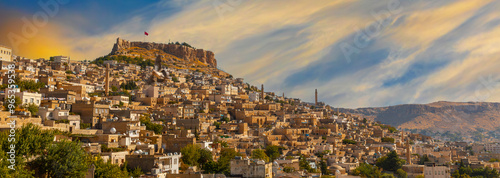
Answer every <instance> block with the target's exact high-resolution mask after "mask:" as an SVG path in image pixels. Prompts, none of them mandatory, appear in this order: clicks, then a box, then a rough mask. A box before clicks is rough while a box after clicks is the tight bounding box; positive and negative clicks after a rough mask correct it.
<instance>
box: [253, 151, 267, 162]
mask: <svg viewBox="0 0 500 178" xmlns="http://www.w3.org/2000/svg"><path fill="white" fill-rule="evenodd" d="M252 159H260V160H264V161H265V162H269V157H268V156H267V155H266V152H265V151H264V150H261V149H255V150H253V151H252Z"/></svg>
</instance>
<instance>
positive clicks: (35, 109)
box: [26, 103, 38, 116]
mask: <svg viewBox="0 0 500 178" xmlns="http://www.w3.org/2000/svg"><path fill="white" fill-rule="evenodd" d="M26 109H27V110H28V111H29V112H30V113H31V115H32V116H36V115H37V114H38V106H37V105H36V104H34V103H30V104H28V106H26Z"/></svg>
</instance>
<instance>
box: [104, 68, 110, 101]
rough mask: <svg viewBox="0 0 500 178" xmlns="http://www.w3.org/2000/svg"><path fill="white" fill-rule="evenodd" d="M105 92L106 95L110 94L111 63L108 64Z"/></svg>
mask: <svg viewBox="0 0 500 178" xmlns="http://www.w3.org/2000/svg"><path fill="white" fill-rule="evenodd" d="M105 85H106V86H105V92H106V93H105V94H106V96H108V95H109V63H108V64H106V84H105Z"/></svg>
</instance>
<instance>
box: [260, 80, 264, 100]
mask: <svg viewBox="0 0 500 178" xmlns="http://www.w3.org/2000/svg"><path fill="white" fill-rule="evenodd" d="M260 99H262V101H264V84H262V85H261V86H260Z"/></svg>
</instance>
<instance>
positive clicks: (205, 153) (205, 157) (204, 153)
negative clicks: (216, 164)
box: [198, 148, 214, 169]
mask: <svg viewBox="0 0 500 178" xmlns="http://www.w3.org/2000/svg"><path fill="white" fill-rule="evenodd" d="M198 152H200V158H199V159H198V163H199V164H200V167H201V168H202V169H204V168H205V167H206V166H207V164H208V163H209V162H213V161H214V159H213V155H212V152H211V151H210V150H207V149H205V148H199V150H198Z"/></svg>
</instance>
